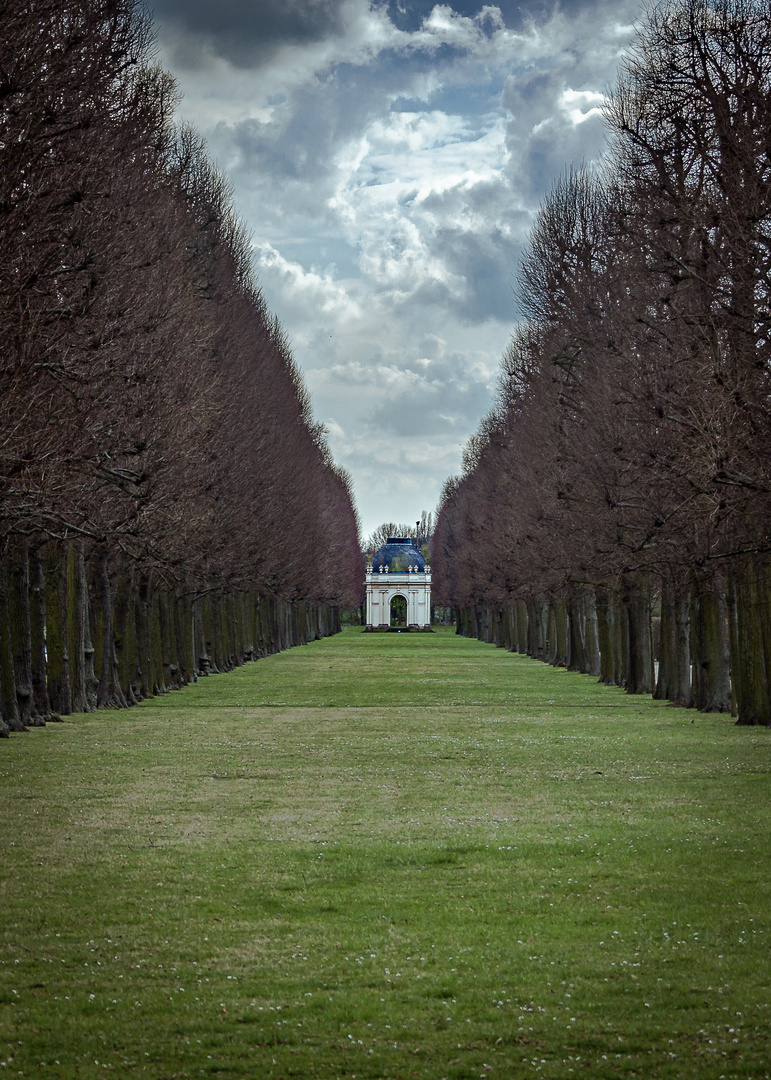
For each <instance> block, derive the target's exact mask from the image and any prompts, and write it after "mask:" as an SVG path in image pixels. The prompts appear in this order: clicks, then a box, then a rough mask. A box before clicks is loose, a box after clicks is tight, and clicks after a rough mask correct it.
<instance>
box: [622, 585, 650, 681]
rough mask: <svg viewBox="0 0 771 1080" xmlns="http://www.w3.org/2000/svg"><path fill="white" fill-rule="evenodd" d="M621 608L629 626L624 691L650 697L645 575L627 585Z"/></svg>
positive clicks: (648, 595) (648, 617)
mask: <svg viewBox="0 0 771 1080" xmlns="http://www.w3.org/2000/svg"><path fill="white" fill-rule="evenodd" d="M624 604H625V606H626V611H627V618H628V626H629V661H628V667H627V672H626V690H627V693H628V694H652V693H653V638H652V634H651V594H650V582H649V581H648V578H647V575H645V574H637V575H636V576H635V578H634V579H633V580H632V581H629V582H627V587H626V590H625V594H624Z"/></svg>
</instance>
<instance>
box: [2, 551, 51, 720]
mask: <svg viewBox="0 0 771 1080" xmlns="http://www.w3.org/2000/svg"><path fill="white" fill-rule="evenodd" d="M10 555H11V565H10V575H9V578H8V610H9V614H10V621H11V641H12V642H13V659H14V667H15V671H16V698H17V701H18V703H19V719H20V721H21V723H22V725H23V726H24V727H26V726H27V725H29V726H30V727H40V726H43V725H44V724H45V720H43V718H42V717H41V716H40V713H39V710H38V707H37V702H36V701H35V693H34V688H33V682H32V620H31V616H30V577H29V564H30V555H29V543H28V541H27V540H22V541H19V542H17V543H14V544H12V545H11V548H10Z"/></svg>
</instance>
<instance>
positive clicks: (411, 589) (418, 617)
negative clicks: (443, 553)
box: [367, 566, 431, 630]
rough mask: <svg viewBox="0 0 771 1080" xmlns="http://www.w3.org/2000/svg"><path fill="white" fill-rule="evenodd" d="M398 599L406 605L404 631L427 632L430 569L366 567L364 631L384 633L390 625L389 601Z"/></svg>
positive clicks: (429, 610) (429, 616) (429, 603)
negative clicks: (375, 568)
mask: <svg viewBox="0 0 771 1080" xmlns="http://www.w3.org/2000/svg"><path fill="white" fill-rule="evenodd" d="M397 596H401V597H403V598H404V600H405V601H406V603H407V613H406V626H405V627H404V629H407V630H430V629H431V567H430V566H427V567H426V569H425V570H424V571H423V570H419V569H418V568H417V567H414V568H413V567H410V568H409V569H408V570H406V571H390V572H389V570H388V567H382V568H381V569H379V570H373V569H372V567H371V566H368V567H367V629H368V630H386V629H389V628H390V627H391V626H392V625H394V624H393V623H392V618H391V601H392V600H393V599H394V598H395V597H397Z"/></svg>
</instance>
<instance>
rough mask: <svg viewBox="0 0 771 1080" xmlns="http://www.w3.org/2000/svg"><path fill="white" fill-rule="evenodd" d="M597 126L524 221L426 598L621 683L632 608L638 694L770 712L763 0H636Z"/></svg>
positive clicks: (448, 496) (770, 451) (769, 127)
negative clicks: (493, 392)
mask: <svg viewBox="0 0 771 1080" xmlns="http://www.w3.org/2000/svg"><path fill="white" fill-rule="evenodd" d="M606 121H607V126H608V134H609V144H610V149H609V152H608V156H607V160H606V162H605V167H604V169H603V170H602V171H596V172H593V173H589V172H587V171H586V170H583V169H581V170H570V171H569V172H568V173H567V174H566V175H565V176H564V177H562V178H561V179H559V180H558V181H557V182H556V183H555V185H554V188H553V190H552V192H551V193H550V195H549V196H548V197H547V198H546V200H545V201H544V203H543V205H542V207H541V210H540V213H539V216H538V219H537V221H536V223H535V226H534V228H533V232H532V235H531V238H530V243H529V246H528V249H527V251H526V252H525V254H524V257H523V262H522V266H521V269H520V275H519V282H520V290H519V291H520V300H521V305H522V310H523V314H524V315H525V317H526V319H527V322H526V323H525V324H523V325H522V326H521V327H520V328H519V329H518V330H517V332H516V333H515V335H514V337H513V339H512V343H511V346H510V348H509V350H508V352H507V354H506V356H505V357H504V361H503V365H502V373H501V380H500V388H499V394H498V399H497V401H496V403H495V407H494V408H493V411H492V412H491V414H490V415H489V416H488V417H487V418H486V419H485V420H484V421H483V423H482V425H481V427H480V430H479V432H478V433H477V435H476V436H475V437H474V439H472V441H471V443H470V444H469V447H468V450H467V455H466V460H465V462H464V473H463V475H462V476H461V477H460V478H458V479H453V480H451V481H449V482H448V484H447V486H446V489H445V492H444V496H443V500H442V505H441V508H440V512H439V515H438V521H437V527H436V532H435V539H434V564H435V568H436V570H437V572H438V573H437V581H438V592H439V594H440V600H441V601H443V602H445V603H453V604H455V605H456V606H458V607H460V608H463V609H464V610H465V611H466V613H467V614H466V616H465V618H466V627H465V628H466V630H467V631H469V632H479V633H484V634H485V635H488V636H493V635H494V634H498V635H499V636H502V637H504V638H506V640H507V641H508V642H509V643H511V644H514V645H515V646H519V645H522V646H523V647H525V648H526V649H527V651H530V652H533V653H534V654H536V655H542V656H544V657H545V658H546V659H550V660H552V661H553V662H558V663H571V664H573V665H574V666H577V667H579V668H581V669H582V670H596V671H597V673H598V674H600V675H601V677H603V678H605V679H607V680H608V681H618V682H623V683H624V684H625V685H627V687H628V688H629V689H630V690H631V691H633V692H638V691H645V690H648V689H652V687H653V664H652V653H651V649H652V642H651V635H650V627H651V618H650V612H651V604H652V603H653V604H654V605H655V606H656V608H657V609H658V608H660V612H661V624H660V644H659V646H658V657H659V667H658V683H657V687H656V692H657V694H659V696H662V697H665V698H671V699H672V700H676V701H680V702H681V703H684V704H695V705H698V706H699V707H701V708H711V709H714V708H716V709H723V708H729V707H731V704H733V707H734V709H735V710H736V711H737V713H738V716H739V719H740V721H742V722H748V723H754V722H762V723H770V722H771V689H770V687H769V675H768V672H769V665H768V659H769V656H770V655H771V591H769V584H770V581H771V579H770V577H769V570H771V562H770V561H769V553H770V552H771V537H770V532H769V529H770V527H771V414H770V412H769V409H770V406H769V402H770V401H771V397H770V396H769V393H770V391H771V321H770V320H771V302H770V300H771V277H770V276H769V275H770V272H771V155H769V150H768V146H769V132H771V15H769V11H768V7H767V5H766V4H761V3H759V2H756V0H664V2H663V3H661V4H658V5H657V6H655V7H653V8H652V9H651V10H650V11H649V12H648V14H647V16H646V17H645V19H644V21H643V23H642V25H641V27H640V30H639V34H638V38H637V43H636V47H635V49H634V50H633V51H632V52H631V54H630V55H629V56H628V57H627V58H626V59H625V61H624V62H623V64H622V67H621V70H620V74H619V78H618V84H617V87H616V88H615V90H614V91H613V93H611V94H610V96H609V98H608V101H607V105H606ZM468 613H475V614H468ZM468 620H471V622H470V624H469V621H468ZM474 620H476V622H474ZM480 620H481V623H483V624H484V625H481V624H480ZM507 620H508V623H507ZM504 624H507V625H506V627H504ZM496 626H497V629H495V628H496ZM512 639H516V640H512ZM729 653H730V681H729ZM732 693H733V702H732V700H731V694H732Z"/></svg>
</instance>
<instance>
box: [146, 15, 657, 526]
mask: <svg viewBox="0 0 771 1080" xmlns="http://www.w3.org/2000/svg"><path fill="white" fill-rule="evenodd" d="M151 8H152V9H153V13H154V21H155V28H156V33H157V38H158V52H157V55H158V60H159V62H160V63H161V64H162V65H163V66H164V67H165V68H166V69H167V70H168V71H170V72H171V73H172V74H173V75H174V76H175V78H176V79H177V83H178V87H179V91H180V93H181V95H182V98H181V101H180V104H179V106H178V113H179V118H180V120H183V121H186V122H189V123H191V124H192V125H193V126H194V127H195V128H196V129H197V131H198V132H199V133H200V134H201V135H202V136H203V137H204V138H205V140H206V143H207V146H208V151H209V154H210V156H211V157H212V159H213V160H214V161H215V162H216V164H217V165H218V167H219V168H220V170H221V171H222V172H223V173H224V174H225V175H226V176H227V177H228V179H229V181H230V183H231V184H232V188H233V197H234V205H235V208H236V210H237V212H238V214H239V216H240V217H241V219H242V221H243V222H244V224H245V226H246V228H247V231H248V232H249V234H250V236H251V240H252V245H253V251H254V264H255V270H256V274H257V278H258V281H259V283H260V285H261V288H262V291H263V294H264V296H265V299H266V301H267V304H268V307H269V308H270V310H271V312H272V313H273V314H274V315H276V316H277V317H278V319H279V321H280V323H281V325H282V327H283V329H284V331H285V333H286V335H287V337H288V339H289V341H290V344H291V347H292V351H293V354H294V357H295V360H296V361H297V364H298V366H299V368H300V370H301V371H302V373H303V377H304V379H305V382H306V385H307V387H308V390H309V392H310V395H311V399H312V403H313V411H314V416H315V419H316V420H317V421H320V422H321V423H323V424H324V425H325V426H326V428H327V432H328V436H327V438H328V442H329V446H330V449H331V451H332V454H333V456H334V459H335V461H336V462H337V463H338V464H340V465H342V466H343V467H344V468H345V469H347V471H348V472H349V473H350V475H351V478H352V481H353V492H354V498H355V502H356V506H357V509H358V511H359V515H360V518H361V526H362V533H363V535H364V536H367V535H368V534H369V533H371V532H372V531H373V530H374V529H375V528H377V526H379V525H380V524H381V523H383V522H387V521H394V522H404V523H411V522H414V521H417V520H418V518H419V517H420V515H421V511H424V510H425V511H433V510H435V509H436V507H437V504H438V502H439V498H440V493H441V488H442V485H443V483H444V482H445V480H446V479H447V477H448V476H452V475H455V474H457V473H459V472H460V471H461V456H462V450H463V446H464V444H465V442H466V440H467V439H468V438H469V436H470V435H471V434H473V433H474V431H475V430H476V429H477V427H478V424H479V421H480V420H481V418H482V417H483V416H484V415H485V414H486V413H487V412H488V411H489V409H490V408H491V406H492V404H493V396H494V393H495V386H496V382H497V378H498V369H499V365H500V360H501V357H502V355H503V352H504V350H505V349H506V347H507V345H508V342H509V340H510V337H511V334H512V332H513V330H514V327H515V326H516V323H517V321H518V319H519V312H518V308H517V302H516V281H517V266H518V260H519V257H520V253H521V251H522V247H523V244H524V243H525V242H526V240H527V236H528V232H529V230H530V228H531V226H532V222H533V220H534V215H535V214H536V213H537V210H538V206H539V203H540V201H541V199H542V198H543V196H544V194H545V193H546V192H548V191H549V189H550V187H551V185H552V184H553V182H554V181H555V180H556V179H557V178H558V177H559V176H560V175H561V174H562V173H564V171H565V169H566V168H567V167H569V166H570V165H571V163H573V164H579V163H580V162H582V161H583V162H586V163H591V162H592V161H594V160H596V159H597V158H598V157H599V155H601V153H602V151H603V147H604V143H605V139H604V131H603V127H602V122H601V117H600V108H601V105H602V99H603V95H604V94H605V93H606V92H607V90H608V89H609V88H610V87H611V86H612V85H613V84H614V82H615V77H616V70H617V67H618V63H619V60H620V58H621V57H622V56H623V54H624V52H625V50H626V49H628V47H629V45H630V43H631V41H632V39H633V36H634V23H635V19H637V18H638V17H639V16H640V14H641V7H640V3H639V0H594V2H588V0H564V2H563V3H561V4H559V5H555V4H554V3H551V2H549V3H541V2H539V0H523V2H522V3H514V2H510V0H503V2H501V3H498V4H482V3H478V2H476V0H452V3H447V4H435V3H433V2H431V0H384V2H382V3H380V2H378V3H369V2H368V0H155V2H154V3H152V2H151Z"/></svg>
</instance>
